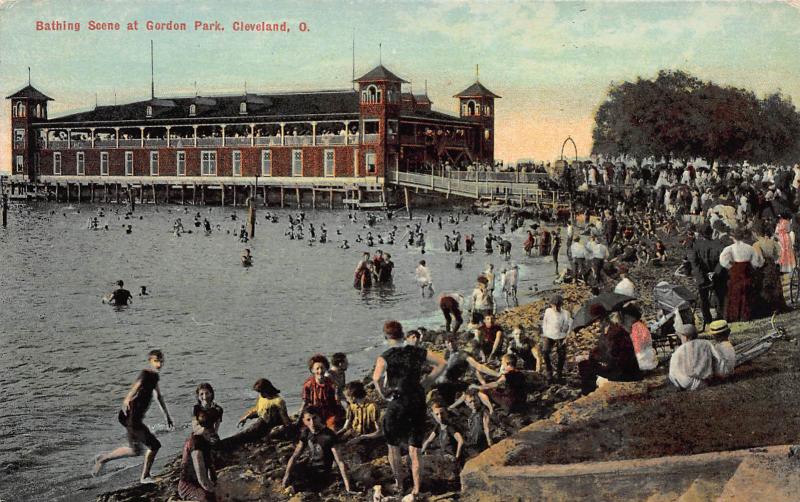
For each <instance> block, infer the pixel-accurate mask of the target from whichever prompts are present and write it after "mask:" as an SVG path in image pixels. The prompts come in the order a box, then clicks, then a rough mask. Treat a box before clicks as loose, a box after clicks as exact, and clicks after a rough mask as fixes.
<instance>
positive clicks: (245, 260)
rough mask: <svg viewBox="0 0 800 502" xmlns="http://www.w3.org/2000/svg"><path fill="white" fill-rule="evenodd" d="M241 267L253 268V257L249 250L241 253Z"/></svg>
mask: <svg viewBox="0 0 800 502" xmlns="http://www.w3.org/2000/svg"><path fill="white" fill-rule="evenodd" d="M242 266H243V267H252V266H253V256H252V255H251V254H250V249H245V250H244V252H243V253H242Z"/></svg>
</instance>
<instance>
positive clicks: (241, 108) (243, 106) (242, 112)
mask: <svg viewBox="0 0 800 502" xmlns="http://www.w3.org/2000/svg"><path fill="white" fill-rule="evenodd" d="M246 113H247V103H246V102H244V101H242V102H241V103H239V115H245V114H246Z"/></svg>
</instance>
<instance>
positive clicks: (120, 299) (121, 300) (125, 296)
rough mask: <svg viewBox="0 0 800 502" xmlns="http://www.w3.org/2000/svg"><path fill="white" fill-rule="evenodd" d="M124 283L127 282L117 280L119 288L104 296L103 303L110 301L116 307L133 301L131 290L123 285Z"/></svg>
mask: <svg viewBox="0 0 800 502" xmlns="http://www.w3.org/2000/svg"><path fill="white" fill-rule="evenodd" d="M124 285H125V283H124V282H123V281H122V280H119V281H117V289H115V290H114V291H112V292H111V293H109V294H107V295H106V296H104V297H103V303H108V304H109V305H113V306H115V307H121V306H123V305H128V304H129V303H131V300H133V296H132V295H131V292H130V291H128V290H127V289H125V288H124V287H123V286H124Z"/></svg>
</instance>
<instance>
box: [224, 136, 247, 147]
mask: <svg viewBox="0 0 800 502" xmlns="http://www.w3.org/2000/svg"><path fill="white" fill-rule="evenodd" d="M251 141H252V140H251V138H242V137H238V138H237V137H233V138H225V144H226V145H231V146H237V145H249V144H250V143H251Z"/></svg>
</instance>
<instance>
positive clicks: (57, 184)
mask: <svg viewBox="0 0 800 502" xmlns="http://www.w3.org/2000/svg"><path fill="white" fill-rule="evenodd" d="M59 186H61V183H56V202H58V187H59Z"/></svg>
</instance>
